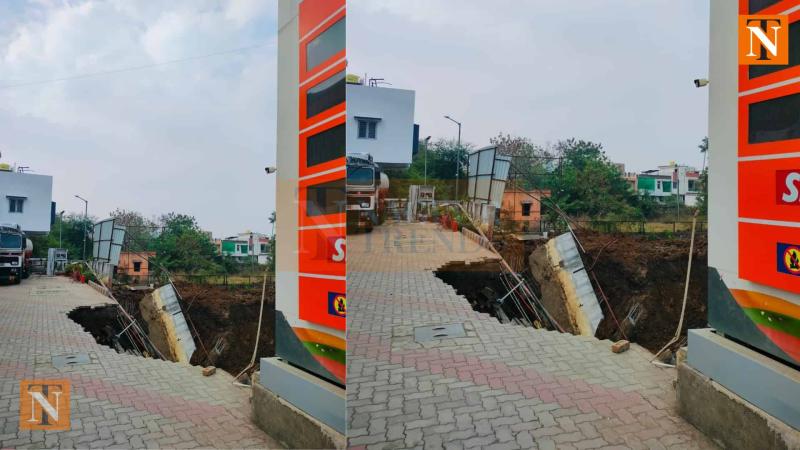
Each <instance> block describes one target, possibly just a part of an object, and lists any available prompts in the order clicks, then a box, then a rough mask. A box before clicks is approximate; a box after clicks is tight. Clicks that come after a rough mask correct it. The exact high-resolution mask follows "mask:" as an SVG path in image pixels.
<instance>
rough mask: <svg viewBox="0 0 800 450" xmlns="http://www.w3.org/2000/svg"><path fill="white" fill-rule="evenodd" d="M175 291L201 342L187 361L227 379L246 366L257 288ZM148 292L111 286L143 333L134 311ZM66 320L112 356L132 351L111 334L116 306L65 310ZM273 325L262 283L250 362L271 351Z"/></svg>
mask: <svg viewBox="0 0 800 450" xmlns="http://www.w3.org/2000/svg"><path fill="white" fill-rule="evenodd" d="M175 287H176V289H177V291H178V293H179V294H180V296H181V297H182V298H183V304H182V308H183V311H184V313H185V315H187V316H188V318H189V319H190V320H191V322H192V323H193V324H194V327H195V328H196V330H197V335H198V336H199V338H200V341H201V342H202V345H201V343H200V342H197V339H195V341H196V347H197V349H196V350H195V352H194V355H193V356H192V359H191V363H192V364H194V365H202V366H209V365H213V366H216V367H218V368H220V369H223V370H225V371H227V372H229V373H231V374H233V375H236V374H238V373H239V372H240V371H241V370H242V369H244V368H245V367H246V366H247V365H248V364H249V363H250V359H251V357H252V355H253V348H254V346H255V342H256V331H257V329H258V313H259V309H260V306H261V288H260V286H259V287H257V288H249V287H239V286H235V287H233V286H232V287H225V286H214V285H204V284H193V283H187V282H178V283H176V284H175ZM151 292H152V291H150V290H137V291H132V290H130V289H128V288H127V287H115V288H114V297H115V298H116V299H117V300H118V301H119V303H120V305H122V306H123V307H124V308H125V310H126V311H127V312H128V313H130V314H131V315H132V316H134V317H135V318H136V320H137V323H139V324H140V325H141V326H142V328H143V329H144V331H145V332H147V322H146V321H145V320H143V319H142V316H141V313H140V312H139V303H140V302H141V300H142V299H143V298H144V297H145V296H146V295H148V294H150V293H151ZM68 317H69V318H70V319H72V320H73V321H75V322H77V323H78V324H80V325H81V326H83V328H84V329H85V330H86V331H88V332H89V333H91V334H92V336H93V337H94V338H95V340H96V341H97V342H98V343H99V344H101V345H106V346H109V347H111V348H114V349H115V350H117V351H118V352H132V349H133V348H134V347H133V345H132V344H131V343H130V342H128V341H127V339H126V336H125V334H122V336H121V337H118V336H117V334H119V333H120V332H121V331H122V330H123V329H124V325H123V321H121V320H120V319H119V318H118V308H117V306H115V305H109V306H103V307H80V308H76V309H75V310H73V311H71V312H70V313H69V314H68ZM274 323H275V287H274V285H273V284H272V283H267V289H266V293H265V299H264V316H263V319H262V323H261V333H260V339H259V346H258V353H257V356H256V362H257V361H258V358H261V357H269V356H273V355H274V353H275V334H274Z"/></svg>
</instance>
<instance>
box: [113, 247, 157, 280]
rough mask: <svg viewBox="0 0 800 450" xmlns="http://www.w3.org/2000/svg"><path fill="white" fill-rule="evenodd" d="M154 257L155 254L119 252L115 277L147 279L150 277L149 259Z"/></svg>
mask: <svg viewBox="0 0 800 450" xmlns="http://www.w3.org/2000/svg"><path fill="white" fill-rule="evenodd" d="M155 257H156V252H121V253H120V254H119V265H117V272H116V273H117V275H126V276H129V277H141V278H147V277H148V276H149V275H150V259H151V258H155Z"/></svg>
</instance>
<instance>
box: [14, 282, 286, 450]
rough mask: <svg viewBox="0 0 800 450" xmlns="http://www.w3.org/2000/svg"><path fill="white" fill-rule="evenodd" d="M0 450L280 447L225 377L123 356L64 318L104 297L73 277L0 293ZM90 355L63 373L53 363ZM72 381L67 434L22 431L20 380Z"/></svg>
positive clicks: (241, 392)
mask: <svg viewBox="0 0 800 450" xmlns="http://www.w3.org/2000/svg"><path fill="white" fill-rule="evenodd" d="M0 289H2V290H0V297H1V298H2V301H0V342H2V345H0V448H13V447H33V448H54V447H59V448H76V447H77V448H109V447H113V448H144V447H147V448H160V447H161V448H163V447H168V448H195V447H216V448H243V447H246V448H253V447H258V448H265V447H271V448H277V447H280V446H279V444H278V443H277V442H275V441H274V440H273V439H271V438H270V437H269V436H267V435H266V434H264V433H263V432H262V431H261V430H259V429H258V428H256V427H255V426H254V425H253V424H252V423H251V422H250V418H249V417H250V404H249V401H248V400H249V396H250V391H249V390H248V389H247V388H241V387H237V386H235V385H233V384H232V381H233V377H232V376H230V375H228V374H226V373H224V372H219V373H217V374H216V375H214V376H213V377H203V375H202V368H201V367H194V366H188V365H182V364H176V363H172V362H167V361H161V360H155V359H148V358H142V357H138V356H133V355H128V354H120V353H117V352H116V351H114V350H112V349H111V348H109V347H105V346H102V345H100V344H97V343H96V342H95V340H94V338H93V337H92V336H91V335H90V334H89V333H88V332H86V331H84V330H83V329H82V327H81V326H80V325H78V324H77V323H75V322H73V321H72V320H70V319H69V318H68V317H67V313H68V312H69V311H71V310H72V309H74V308H76V307H78V306H85V305H102V304H104V303H107V300H108V299H107V298H105V297H103V296H102V295H100V294H98V293H97V292H95V291H94V290H92V289H91V288H89V287H88V286H86V285H82V284H77V283H73V282H72V281H70V280H69V279H67V278H39V277H34V278H31V279H30V280H27V281H26V282H25V283H24V284H22V285H19V286H0ZM74 353H87V354H88V355H89V358H90V362H89V363H88V364H81V365H74V366H67V367H65V368H63V369H57V368H55V367H54V366H53V364H52V358H53V357H54V356H62V355H69V354H74ZM30 378H37V379H61V378H66V379H69V380H70V381H71V383H72V401H71V429H70V430H69V431H55V432H54V431H20V429H19V395H20V394H19V389H20V381H21V380H22V379H30Z"/></svg>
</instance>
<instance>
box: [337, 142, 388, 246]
mask: <svg viewBox="0 0 800 450" xmlns="http://www.w3.org/2000/svg"><path fill="white" fill-rule="evenodd" d="M388 191H389V177H388V176H387V175H386V174H385V173H383V172H382V171H381V169H380V167H379V166H378V165H377V164H375V162H374V161H373V160H372V156H371V155H370V154H368V153H351V154H349V155H347V230H348V232H357V231H361V230H364V231H366V232H370V231H372V227H374V226H375V225H380V224H381V223H383V219H384V216H385V210H386V201H385V199H386V193H387V192H388Z"/></svg>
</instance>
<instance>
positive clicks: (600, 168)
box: [545, 139, 642, 219]
mask: <svg viewBox="0 0 800 450" xmlns="http://www.w3.org/2000/svg"><path fill="white" fill-rule="evenodd" d="M552 151H553V155H554V156H556V157H558V158H560V159H561V167H560V170H555V171H551V172H550V173H549V175H548V176H547V178H548V180H547V182H546V183H545V184H546V186H547V187H548V188H549V189H550V191H551V196H552V197H551V199H552V201H553V202H555V203H556V204H557V205H558V206H559V207H560V208H561V209H562V210H563V211H564V212H566V213H567V214H569V215H570V216H572V217H578V216H589V217H593V218H620V219H632V218H641V217H642V212H641V211H640V210H639V208H638V206H639V198H638V196H637V195H636V193H635V192H634V191H633V190H631V189H630V188H629V186H628V183H627V182H626V181H625V180H624V179H623V178H622V174H621V173H620V171H619V169H618V168H617V166H615V165H614V164H612V163H611V161H609V159H608V158H607V157H606V154H605V152H604V151H603V146H602V145H601V144H599V143H595V142H590V141H583V140H576V139H567V140H564V141H559V142H557V143H556V144H555V145H554V146H553V149H552Z"/></svg>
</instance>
